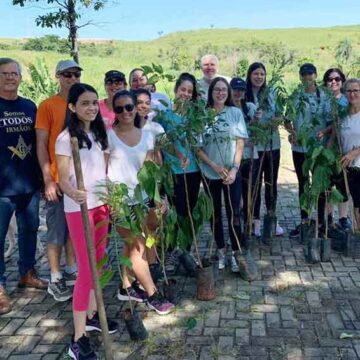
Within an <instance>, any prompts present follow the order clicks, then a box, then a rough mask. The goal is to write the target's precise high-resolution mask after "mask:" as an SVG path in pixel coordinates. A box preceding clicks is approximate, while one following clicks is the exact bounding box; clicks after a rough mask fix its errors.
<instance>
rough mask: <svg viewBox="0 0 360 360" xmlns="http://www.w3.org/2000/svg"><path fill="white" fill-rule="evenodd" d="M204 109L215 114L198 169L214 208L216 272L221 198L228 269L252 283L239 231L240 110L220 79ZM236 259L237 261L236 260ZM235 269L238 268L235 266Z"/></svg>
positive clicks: (221, 249) (221, 244) (222, 252)
mask: <svg viewBox="0 0 360 360" xmlns="http://www.w3.org/2000/svg"><path fill="white" fill-rule="evenodd" d="M207 106H208V107H209V108H212V109H214V110H215V112H216V116H215V118H214V122H213V123H212V124H209V125H208V127H207V128H206V129H205V131H204V135H203V137H202V143H201V144H200V148H199V150H198V156H199V158H200V159H201V163H200V168H201V171H202V172H203V174H204V177H205V181H206V183H207V187H206V188H207V189H209V192H210V195H211V198H212V201H213V208H214V215H213V216H214V218H213V219H212V223H213V224H214V237H215V241H216V245H217V248H218V257H219V269H224V268H225V256H226V247H225V241H224V229H223V223H222V196H224V201H225V209H226V215H227V219H228V224H229V235H230V239H231V248H232V256H231V269H232V271H234V272H238V271H240V276H242V277H243V278H244V279H245V280H248V281H251V280H254V279H255V278H256V276H257V269H256V264H255V262H254V260H253V259H252V256H251V253H250V243H249V241H247V240H246V238H245V236H244V234H242V231H241V222H240V200H241V176H240V172H239V169H240V165H241V158H242V153H243V149H244V139H247V138H248V134H247V130H246V124H245V121H244V117H243V115H242V112H241V110H240V109H238V108H236V107H235V106H233V103H232V100H231V92H230V86H229V83H228V82H227V81H226V80H225V79H224V78H222V77H216V78H215V79H213V80H212V81H211V83H210V86H209V91H208V101H207ZM239 246H241V250H242V254H241V256H242V257H243V258H242V261H241V262H240V263H239V264H237V259H236V257H235V255H236V252H238V251H239ZM238 258H239V257H238ZM236 265H237V266H236Z"/></svg>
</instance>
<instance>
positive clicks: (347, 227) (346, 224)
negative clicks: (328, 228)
mask: <svg viewBox="0 0 360 360" xmlns="http://www.w3.org/2000/svg"><path fill="white" fill-rule="evenodd" d="M339 224H340V227H341V229H342V230H344V231H351V223H350V221H349V219H348V218H347V217H342V218H340V219H339Z"/></svg>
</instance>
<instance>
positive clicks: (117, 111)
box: [114, 104, 135, 114]
mask: <svg viewBox="0 0 360 360" xmlns="http://www.w3.org/2000/svg"><path fill="white" fill-rule="evenodd" d="M134 108H135V105H134V104H126V105H124V106H115V107H114V113H115V114H121V113H122V112H124V110H126V111H127V112H132V111H133V110H134Z"/></svg>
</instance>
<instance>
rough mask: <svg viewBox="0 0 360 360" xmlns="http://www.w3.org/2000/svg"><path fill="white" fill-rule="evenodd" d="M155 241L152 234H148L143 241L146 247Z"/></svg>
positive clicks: (150, 246)
mask: <svg viewBox="0 0 360 360" xmlns="http://www.w3.org/2000/svg"><path fill="white" fill-rule="evenodd" d="M155 243H156V239H155V237H154V236H152V235H149V236H148V237H147V238H146V242H145V245H146V247H147V248H149V249H151V248H152V247H153V246H154V245H155Z"/></svg>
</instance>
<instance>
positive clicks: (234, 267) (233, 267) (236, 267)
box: [231, 252, 240, 273]
mask: <svg viewBox="0 0 360 360" xmlns="http://www.w3.org/2000/svg"><path fill="white" fill-rule="evenodd" d="M231 271H232V272H233V273H238V272H239V271H240V269H239V265H238V263H237V261H236V258H235V255H234V252H233V253H232V255H231Z"/></svg>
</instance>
